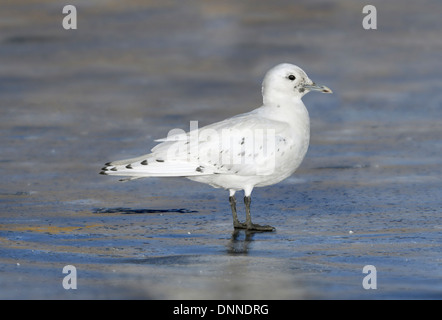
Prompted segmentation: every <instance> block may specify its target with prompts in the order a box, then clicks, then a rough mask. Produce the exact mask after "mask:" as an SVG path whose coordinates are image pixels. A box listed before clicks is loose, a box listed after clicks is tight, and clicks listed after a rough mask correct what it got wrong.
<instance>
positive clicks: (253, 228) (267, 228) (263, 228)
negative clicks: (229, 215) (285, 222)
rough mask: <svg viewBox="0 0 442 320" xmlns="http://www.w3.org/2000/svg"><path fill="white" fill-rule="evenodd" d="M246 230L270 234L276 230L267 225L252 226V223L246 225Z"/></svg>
mask: <svg viewBox="0 0 442 320" xmlns="http://www.w3.org/2000/svg"><path fill="white" fill-rule="evenodd" d="M246 229H247V230H248V231H270V232H271V231H275V230H276V228H274V227H272V226H269V225H265V226H262V225H259V224H254V223H251V224H250V225H248V226H247V228H246Z"/></svg>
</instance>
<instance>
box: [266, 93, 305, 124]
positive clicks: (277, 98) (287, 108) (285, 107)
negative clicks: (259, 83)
mask: <svg viewBox="0 0 442 320" xmlns="http://www.w3.org/2000/svg"><path fill="white" fill-rule="evenodd" d="M261 109H262V112H263V113H265V115H266V117H268V118H270V119H274V120H278V121H283V122H293V119H294V118H296V119H297V120H300V121H304V122H306V123H308V122H309V115H308V111H307V108H306V107H305V105H304V103H303V102H302V100H301V96H299V95H293V94H290V95H288V94H284V93H280V92H267V93H266V94H264V95H263V106H262V108H261Z"/></svg>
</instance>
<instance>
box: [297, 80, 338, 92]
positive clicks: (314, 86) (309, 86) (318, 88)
mask: <svg viewBox="0 0 442 320" xmlns="http://www.w3.org/2000/svg"><path fill="white" fill-rule="evenodd" d="M303 87H304V89H307V90H314V91H320V92H323V93H333V91H331V89H330V88H329V87H326V86H320V85H317V84H316V83H314V82H313V83H312V84H305V85H304V86H303Z"/></svg>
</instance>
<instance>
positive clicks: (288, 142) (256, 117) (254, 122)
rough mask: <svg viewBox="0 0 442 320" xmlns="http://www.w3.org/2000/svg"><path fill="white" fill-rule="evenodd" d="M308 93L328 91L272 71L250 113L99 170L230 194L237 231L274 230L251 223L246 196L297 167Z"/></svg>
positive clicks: (291, 68)
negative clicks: (239, 199) (239, 209)
mask: <svg viewBox="0 0 442 320" xmlns="http://www.w3.org/2000/svg"><path fill="white" fill-rule="evenodd" d="M310 90H317V91H321V92H325V93H331V90H330V89H329V88H327V87H325V86H318V85H316V84H315V83H314V82H312V81H311V80H310V79H309V78H308V76H307V75H306V73H305V72H304V71H303V70H302V69H301V68H299V67H297V66H295V65H292V64H287V63H284V64H280V65H277V66H276V67H274V68H272V69H270V70H269V71H268V72H267V74H266V76H265V78H264V81H263V86H262V95H263V105H262V106H261V107H260V108H258V109H255V110H253V111H251V112H248V113H244V114H241V115H237V116H234V117H232V118H229V119H226V120H223V121H220V122H217V123H214V124H211V125H208V126H206V127H203V128H199V129H196V130H192V131H190V132H187V133H181V134H175V135H170V136H169V137H167V138H165V139H160V140H157V141H159V142H161V143H159V144H158V145H157V146H155V147H154V148H153V149H152V150H151V151H152V152H151V153H149V154H145V155H143V156H140V157H137V158H132V159H126V160H120V161H114V162H110V163H107V164H106V166H105V167H104V168H103V169H102V171H101V172H100V173H101V174H105V175H116V176H125V177H128V178H127V179H124V180H131V179H138V178H144V177H186V178H189V179H191V180H194V181H198V182H202V183H207V184H209V185H211V186H213V187H216V188H224V189H228V190H229V191H230V197H229V201H230V205H231V209H232V215H233V224H234V227H235V228H244V229H248V230H258V231H272V230H274V228H273V227H271V226H260V225H257V224H253V223H252V221H251V215H250V202H251V198H250V195H251V193H252V190H253V188H254V187H262V186H268V185H272V184H275V183H278V182H280V181H282V180H284V179H285V178H287V177H289V176H290V175H291V174H292V173H293V172H295V170H296V169H297V168H298V167H299V165H300V164H301V162H302V160H303V158H304V156H305V154H306V152H307V149H308V145H309V139H310V122H309V115H308V111H307V109H306V108H305V106H304V103H303V102H302V101H301V98H302V96H303V95H304V94H306V93H307V92H309V91H310ZM239 190H244V202H245V205H246V221H245V222H244V223H241V222H239V220H238V218H237V213H236V199H235V196H234V195H235V192H236V191H239Z"/></svg>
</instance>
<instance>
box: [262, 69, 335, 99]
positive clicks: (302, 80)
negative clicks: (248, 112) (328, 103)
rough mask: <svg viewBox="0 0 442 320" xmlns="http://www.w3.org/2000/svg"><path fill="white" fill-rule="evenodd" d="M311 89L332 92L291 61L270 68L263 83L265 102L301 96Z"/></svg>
mask: <svg viewBox="0 0 442 320" xmlns="http://www.w3.org/2000/svg"><path fill="white" fill-rule="evenodd" d="M310 91H320V92H324V93H332V91H331V90H330V89H329V88H328V87H326V86H322V85H317V84H316V83H314V82H313V81H312V80H310V78H309V77H308V76H307V74H306V73H305V72H304V70H302V69H301V68H300V67H298V66H295V65H293V64H289V63H282V64H279V65H277V66H276V67H273V68H272V69H270V70H269V71H268V72H267V74H266V75H265V77H264V81H263V83H262V94H263V97H264V103H266V99H270V100H273V99H278V98H285V99H290V98H301V97H302V96H303V95H305V94H306V93H308V92H310Z"/></svg>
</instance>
